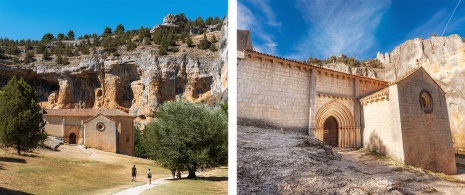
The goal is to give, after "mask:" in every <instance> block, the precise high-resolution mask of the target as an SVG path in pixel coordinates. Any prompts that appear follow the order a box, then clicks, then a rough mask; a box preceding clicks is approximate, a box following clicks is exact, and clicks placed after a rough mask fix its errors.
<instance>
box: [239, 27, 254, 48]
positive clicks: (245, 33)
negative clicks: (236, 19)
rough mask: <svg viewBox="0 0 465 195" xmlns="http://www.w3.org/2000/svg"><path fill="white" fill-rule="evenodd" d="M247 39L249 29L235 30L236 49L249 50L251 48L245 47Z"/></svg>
mask: <svg viewBox="0 0 465 195" xmlns="http://www.w3.org/2000/svg"><path fill="white" fill-rule="evenodd" d="M249 40H250V31H248V30H237V51H244V50H251V49H252V48H247V46H248V41H249ZM250 44H251V43H250Z"/></svg>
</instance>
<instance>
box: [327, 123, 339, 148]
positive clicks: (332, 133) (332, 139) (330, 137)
mask: <svg viewBox="0 0 465 195" xmlns="http://www.w3.org/2000/svg"><path fill="white" fill-rule="evenodd" d="M337 131H338V125H337V121H336V119H335V118H334V117H332V116H330V117H328V118H327V119H326V120H325V124H324V133H323V141H324V142H325V143H326V144H327V145H330V146H332V147H338V140H339V139H338V132H337Z"/></svg>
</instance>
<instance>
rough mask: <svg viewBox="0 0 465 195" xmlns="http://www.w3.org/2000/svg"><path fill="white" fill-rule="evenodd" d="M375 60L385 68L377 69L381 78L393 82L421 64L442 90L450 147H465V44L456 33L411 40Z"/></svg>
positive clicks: (379, 54) (379, 55)
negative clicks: (446, 109)
mask: <svg viewBox="0 0 465 195" xmlns="http://www.w3.org/2000/svg"><path fill="white" fill-rule="evenodd" d="M377 59H378V60H380V61H381V63H383V65H384V67H385V68H386V69H385V70H384V71H378V76H379V77H378V78H379V79H381V80H387V81H393V80H396V79H397V78H400V77H402V76H403V75H404V74H405V73H407V72H408V71H409V70H411V69H413V68H415V67H418V66H422V67H423V68H424V69H425V70H426V71H427V72H428V73H429V74H430V75H431V77H433V79H434V80H435V81H436V82H437V83H438V84H439V85H440V86H441V87H442V89H444V91H445V92H446V101H447V107H448V110H449V121H450V126H451V130H452V136H453V141H454V147H455V148H456V149H465V115H464V114H463V110H465V93H464V91H465V82H464V78H465V43H464V39H462V38H461V37H460V36H458V35H450V36H447V37H439V36H433V37H431V38H430V39H426V40H425V39H419V38H417V39H413V40H409V41H406V42H405V43H403V44H401V45H399V46H398V47H396V48H395V49H394V50H393V51H392V52H390V53H386V54H385V55H383V54H381V53H378V56H377Z"/></svg>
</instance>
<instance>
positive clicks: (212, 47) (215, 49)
mask: <svg viewBox="0 0 465 195" xmlns="http://www.w3.org/2000/svg"><path fill="white" fill-rule="evenodd" d="M208 49H209V50H210V51H218V49H217V48H216V46H215V44H211V45H210V47H209V48H208Z"/></svg>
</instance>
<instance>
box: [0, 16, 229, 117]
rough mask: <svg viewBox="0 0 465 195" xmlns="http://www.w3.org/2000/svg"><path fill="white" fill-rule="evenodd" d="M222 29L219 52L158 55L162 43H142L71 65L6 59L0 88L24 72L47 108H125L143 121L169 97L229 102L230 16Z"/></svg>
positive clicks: (193, 50) (0, 72) (95, 54)
mask: <svg viewBox="0 0 465 195" xmlns="http://www.w3.org/2000/svg"><path fill="white" fill-rule="evenodd" d="M216 33H217V35H216V36H217V37H218V34H220V35H221V36H220V41H219V42H218V43H217V44H218V46H217V47H218V48H219V51H218V52H210V51H208V50H206V51H204V50H198V49H196V48H187V47H185V48H183V49H181V51H180V52H178V53H176V54H173V55H168V56H158V55H157V54H156V53H157V52H156V46H142V47H139V48H137V49H136V50H134V51H132V52H125V53H124V52H121V56H119V57H107V56H106V54H104V53H103V52H101V51H94V52H93V53H92V54H91V55H88V56H84V57H83V58H81V59H80V60H79V61H78V62H72V63H71V64H70V65H67V66H59V65H55V64H45V63H42V62H37V63H33V64H29V65H17V66H7V65H5V64H2V63H1V62H0V88H1V87H3V86H4V85H5V84H6V83H7V82H8V80H9V79H10V78H11V77H13V76H20V77H24V78H25V79H26V80H27V82H28V83H29V84H30V85H31V86H32V87H33V88H34V89H35V90H36V92H37V94H38V99H39V101H40V103H41V105H42V106H43V107H44V108H119V109H122V110H124V111H126V112H128V113H130V114H132V115H134V116H137V117H138V118H137V119H136V122H140V123H142V125H143V124H144V123H146V122H149V121H150V119H151V118H152V117H153V116H154V112H155V111H156V110H157V108H158V107H159V106H160V104H162V103H163V102H166V101H172V100H176V99H186V100H188V101H194V102H196V101H203V102H206V103H209V104H219V103H221V102H226V99H227V21H225V26H224V28H223V30H222V31H221V32H216Z"/></svg>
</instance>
